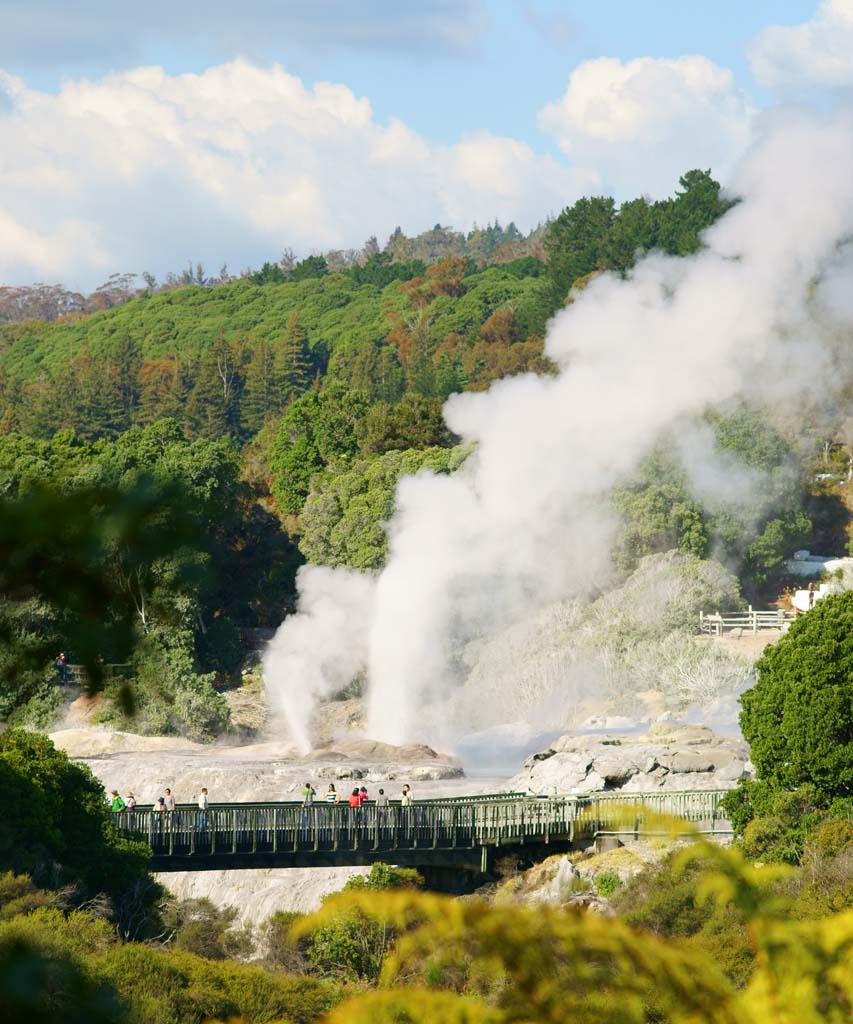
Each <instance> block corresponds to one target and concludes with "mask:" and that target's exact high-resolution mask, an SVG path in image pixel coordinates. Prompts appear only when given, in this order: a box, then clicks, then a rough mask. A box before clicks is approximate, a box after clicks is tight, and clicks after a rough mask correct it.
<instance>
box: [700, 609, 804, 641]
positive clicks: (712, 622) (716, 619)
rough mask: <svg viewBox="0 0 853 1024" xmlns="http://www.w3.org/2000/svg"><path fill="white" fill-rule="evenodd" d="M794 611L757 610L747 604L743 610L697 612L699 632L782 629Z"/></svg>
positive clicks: (717, 634) (791, 618) (746, 631)
mask: <svg viewBox="0 0 853 1024" xmlns="http://www.w3.org/2000/svg"><path fill="white" fill-rule="evenodd" d="M795 618H796V615H795V614H794V612H789V611H786V610H785V609H784V608H771V609H768V610H766V611H759V610H757V609H756V608H753V607H752V605H750V606H749V610H748V611H745V612H727V613H725V614H722V613H720V612H712V613H711V614H710V615H709V614H707V613H706V612H699V632H700V633H704V634H705V635H708V636H722V635H723V634H724V633H736V634H737V635H742V634H743V633H752V634H755V633H758V632H759V630H762V629H782V628H783V627H784V625H785V623H788V622H793V621H794V619H795Z"/></svg>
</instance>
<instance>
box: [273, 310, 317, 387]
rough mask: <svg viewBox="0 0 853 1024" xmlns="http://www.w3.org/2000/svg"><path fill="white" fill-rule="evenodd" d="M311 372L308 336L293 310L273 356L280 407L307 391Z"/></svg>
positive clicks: (295, 311)
mask: <svg viewBox="0 0 853 1024" xmlns="http://www.w3.org/2000/svg"><path fill="white" fill-rule="evenodd" d="M312 371H313V367H312V365H311V351H310V349H309V348H308V334H307V333H306V331H305V328H304V327H303V326H302V323H301V321H300V319H299V311H298V310H294V311H293V312H292V313H291V314H290V320H289V321H288V323H287V330H286V331H285V332H284V337H283V338H282V340H281V342H280V344H279V346H278V351H277V352H276V355H275V364H274V372H275V375H276V378H277V380H278V386H279V389H280V394H281V405H282V407H283V406H285V405H287V404H288V403H289V402H291V401H293V399H294V398H298V397H299V395H301V394H302V393H303V392H304V391H307V390H308V388H309V387H310V386H311V380H312V378H313V372H312Z"/></svg>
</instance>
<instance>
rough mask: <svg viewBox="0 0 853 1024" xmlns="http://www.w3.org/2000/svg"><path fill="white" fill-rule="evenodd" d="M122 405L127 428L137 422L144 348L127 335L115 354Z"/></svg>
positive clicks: (120, 342)
mask: <svg viewBox="0 0 853 1024" xmlns="http://www.w3.org/2000/svg"><path fill="white" fill-rule="evenodd" d="M114 362H115V366H116V369H117V371H118V381H119V391H120V394H121V404H122V408H123V410H124V421H125V427H129V426H130V424H131V423H132V422H134V421H135V420H136V408H137V406H138V404H139V372H140V370H141V369H142V348H141V346H140V344H139V342H138V341H137V340H136V338H132V337H131V336H130V335H129V334H125V335H123V336H122V337H121V339H120V340H119V343H118V346H117V348H116V353H115V360H114Z"/></svg>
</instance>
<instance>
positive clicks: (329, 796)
mask: <svg viewBox="0 0 853 1024" xmlns="http://www.w3.org/2000/svg"><path fill="white" fill-rule="evenodd" d="M323 799H324V800H325V801H326V803H327V804H336V803H337V802H338V801H339V800H340V797H339V796H338V794H337V793H336V792H335V784H334V783H333V782H330V783H329V788H328V789H327V790H326V795H325V796H324V797H323Z"/></svg>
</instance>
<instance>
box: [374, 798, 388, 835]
mask: <svg viewBox="0 0 853 1024" xmlns="http://www.w3.org/2000/svg"><path fill="white" fill-rule="evenodd" d="M388 807H389V800H388V797H387V796H386V795H385V790H384V789H380V790H379V796H378V797H377V798H376V819H377V821H378V822H379V827H380V828H382V827H384V825H385V823H386V822H387V820H388Z"/></svg>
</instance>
